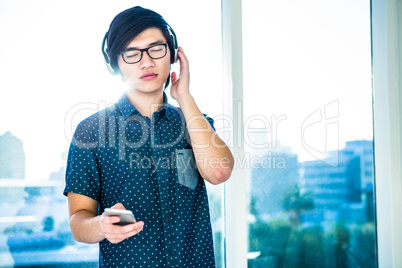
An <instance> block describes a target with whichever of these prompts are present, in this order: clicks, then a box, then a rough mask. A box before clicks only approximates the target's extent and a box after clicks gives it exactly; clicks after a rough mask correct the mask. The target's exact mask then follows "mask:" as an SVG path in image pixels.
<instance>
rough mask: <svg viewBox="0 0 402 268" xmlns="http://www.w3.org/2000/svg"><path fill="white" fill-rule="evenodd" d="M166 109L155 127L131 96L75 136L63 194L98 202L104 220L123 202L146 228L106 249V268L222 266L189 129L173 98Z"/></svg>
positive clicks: (158, 114)
mask: <svg viewBox="0 0 402 268" xmlns="http://www.w3.org/2000/svg"><path fill="white" fill-rule="evenodd" d="M164 103H165V105H164V108H163V109H161V110H159V111H157V112H155V113H154V114H153V116H152V120H150V119H149V118H148V117H144V116H142V115H141V113H140V112H139V111H138V110H136V109H135V107H134V106H133V105H132V104H131V103H130V102H129V100H128V99H127V96H126V95H124V96H122V97H121V98H120V100H119V101H118V103H116V104H115V105H112V106H110V107H109V108H107V109H105V110H102V111H100V112H98V113H95V114H94V115H92V116H90V117H88V118H87V119H85V120H83V121H82V122H81V123H80V124H79V125H78V127H77V129H76V131H75V133H74V137H73V140H72V142H71V145H70V149H69V154H68V163H67V171H66V187H65V189H64V195H67V193H69V192H72V193H77V194H82V195H85V196H88V197H90V198H92V199H95V200H96V201H98V204H99V211H98V212H99V214H102V213H103V211H104V209H105V208H108V207H111V206H113V205H114V204H116V203H118V202H121V203H122V204H123V205H124V207H125V208H126V209H129V210H131V211H133V213H134V216H135V218H136V219H137V220H141V221H144V228H143V230H142V231H141V232H140V233H139V234H137V235H135V236H133V237H130V238H128V239H126V240H124V241H122V242H120V243H117V244H112V243H110V242H109V241H108V240H107V239H105V240H103V241H101V242H100V243H99V244H100V258H99V265H100V267H215V260H214V250H213V241H212V229H211V222H210V215H209V206H208V198H207V191H206V187H205V184H204V180H203V179H202V177H201V176H200V175H199V173H198V170H197V168H196V165H195V160H194V155H193V151H192V149H191V143H190V139H189V135H188V131H187V128H186V122H185V120H184V116H183V113H182V111H181V110H180V109H179V108H176V107H174V106H172V105H170V104H168V103H167V97H166V94H164ZM204 116H205V117H206V118H207V120H208V121H209V122H210V124H211V126H212V127H213V120H212V119H211V118H209V117H207V116H206V115H204Z"/></svg>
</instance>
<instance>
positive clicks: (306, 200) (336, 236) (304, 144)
mask: <svg viewBox="0 0 402 268" xmlns="http://www.w3.org/2000/svg"><path fill="white" fill-rule="evenodd" d="M243 50H244V113H245V118H246V121H245V145H246V157H247V159H249V160H250V161H249V163H250V164H249V165H248V177H249V180H248V186H249V188H248V189H249V190H248V196H249V201H250V204H249V214H250V215H249V217H248V226H249V254H248V265H249V267H376V241H375V232H376V229H375V213H374V198H373V191H374V178H373V144H372V138H373V137H372V133H373V125H372V106H371V104H372V95H371V69H370V68H371V52H370V1H368V0H367V1H364V0H362V1H346V0H342V1H338V0H337V1H315V0H308V1H297V0H289V1H257V0H253V1H243Z"/></svg>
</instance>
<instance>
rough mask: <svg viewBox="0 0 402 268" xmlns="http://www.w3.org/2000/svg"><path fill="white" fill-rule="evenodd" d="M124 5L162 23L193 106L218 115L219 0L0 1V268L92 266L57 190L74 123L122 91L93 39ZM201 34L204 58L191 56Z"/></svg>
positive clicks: (219, 228)
mask: <svg viewBox="0 0 402 268" xmlns="http://www.w3.org/2000/svg"><path fill="white" fill-rule="evenodd" d="M134 4H135V5H141V6H143V7H146V8H150V9H153V10H155V11H157V12H159V13H160V14H162V15H163V16H164V18H165V19H166V20H167V21H168V22H169V23H170V25H171V26H172V28H173V29H174V30H175V32H176V34H177V37H178V41H179V45H181V46H182V47H183V49H184V50H185V52H186V54H187V56H188V58H189V60H190V67H191V91H192V93H193V96H194V97H195V99H196V101H197V104H198V105H199V107H200V109H201V110H202V112H204V113H206V114H208V115H209V116H210V117H217V116H218V115H221V114H222V111H221V110H222V102H223V98H222V94H221V93H220V91H219V90H221V88H222V86H220V85H221V84H222V82H221V72H222V64H221V62H222V60H221V11H220V2H219V1H213V0H208V1H203V2H202V3H201V2H200V3H190V2H189V1H184V0H174V1H162V0H160V1H159V0H158V1H152V2H150V1H135V3H133V1H118V2H113V4H111V2H110V1H85V2H83V1H50V0H39V1H35V2H32V1H27V0H16V1H0V32H1V33H2V40H7V42H0V50H1V51H3V53H2V55H3V56H2V65H1V66H0V88H1V90H0V102H1V105H0V113H1V114H2V116H1V124H0V211H1V215H0V267H11V266H26V267H31V266H35V265H38V266H39V265H49V266H51V265H53V266H57V267H62V266H63V265H65V266H68V267H74V266H80V267H97V266H98V246H97V245H96V244H95V245H88V244H83V243H77V242H76V241H75V240H74V239H73V237H72V235H71V231H70V226H69V222H68V210H67V199H66V198H65V197H64V196H63V195H62V192H63V189H64V172H65V166H66V151H67V150H68V148H69V143H70V140H71V138H72V134H73V131H74V129H75V127H76V126H77V124H78V123H79V122H80V121H81V120H82V119H84V118H86V117H87V116H89V115H91V114H93V113H95V112H97V111H98V110H100V109H103V108H106V107H108V106H109V105H110V104H113V103H115V102H116V101H117V100H118V98H119V97H120V96H121V94H123V90H124V88H123V86H122V84H121V79H120V78H119V77H113V76H111V75H110V74H109V73H108V71H107V69H106V67H105V64H104V60H103V56H102V53H101V42H102V39H103V36H104V34H105V32H106V31H107V29H108V27H109V23H110V22H111V20H112V19H113V17H114V16H115V15H116V14H117V13H119V12H120V11H123V10H124V9H126V8H129V7H132V6H133V5H134ZM172 7H174V8H172ZM181 9H182V10H185V12H183V11H182V10H181ZM95 11H96V12H95ZM178 14H180V16H179V15H178ZM205 14H208V20H205ZM203 36H208V42H209V43H208V53H209V54H208V60H205V59H206V57H205V55H204V54H202V53H199V51H205V43H203V42H200V41H199V40H200V37H203ZM172 69H174V70H175V71H178V69H179V66H178V64H176V66H173V68H172ZM207 69H208V70H209V72H208V79H206V78H205V77H206V76H205V71H204V70H207ZM211 84H214V85H216V86H215V87H211V86H210V85H211ZM167 94H168V96H169V101H170V102H171V103H173V104H175V102H174V101H173V99H172V98H171V97H170V94H169V92H167ZM211 96H214V97H213V98H211ZM219 125H220V122H219V121H217V122H215V126H216V127H217V128H219ZM207 187H208V191H209V201H210V210H211V220H212V226H213V231H214V238H215V239H214V243H215V255H216V260H217V266H218V267H223V261H224V260H223V254H222V251H223V235H222V232H223V231H224V230H223V221H222V216H221V215H222V213H223V211H222V204H221V203H222V198H221V193H222V186H218V187H216V186H211V185H207Z"/></svg>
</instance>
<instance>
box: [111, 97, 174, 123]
mask: <svg viewBox="0 0 402 268" xmlns="http://www.w3.org/2000/svg"><path fill="white" fill-rule="evenodd" d="M118 106H119V109H120V111H121V114H122V115H123V118H124V120H126V119H127V118H128V117H129V116H130V115H133V114H141V113H140V112H139V111H138V110H137V109H136V108H135V107H134V106H133V105H132V104H131V102H130V101H129V100H128V97H127V94H124V95H123V96H122V97H121V98H120V99H119V102H118ZM170 106H171V105H170V104H169V103H168V98H167V95H166V93H165V92H163V108H162V109H161V110H159V111H158V112H162V111H164V112H165V115H166V117H167V119H170V118H171V115H172V111H171V109H172V108H171V107H170Z"/></svg>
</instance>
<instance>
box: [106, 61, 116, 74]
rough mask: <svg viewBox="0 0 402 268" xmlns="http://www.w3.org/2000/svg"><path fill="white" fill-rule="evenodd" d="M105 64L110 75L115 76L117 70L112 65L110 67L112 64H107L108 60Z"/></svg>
mask: <svg viewBox="0 0 402 268" xmlns="http://www.w3.org/2000/svg"><path fill="white" fill-rule="evenodd" d="M105 64H106V68H107V70H108V71H109V73H110V74H112V75H115V74H116V72H115V70H114V69H113V68H112V65H110V63H109V62H107V61H106V60H105Z"/></svg>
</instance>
